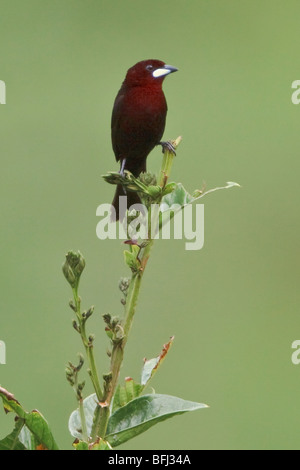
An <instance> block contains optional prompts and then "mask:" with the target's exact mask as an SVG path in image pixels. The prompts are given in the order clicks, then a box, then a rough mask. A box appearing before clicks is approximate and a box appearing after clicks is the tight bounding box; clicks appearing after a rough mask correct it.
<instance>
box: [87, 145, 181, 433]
mask: <svg viewBox="0 0 300 470" xmlns="http://www.w3.org/2000/svg"><path fill="white" fill-rule="evenodd" d="M180 142H181V137H178V138H177V139H176V140H175V141H172V145H173V146H174V148H175V149H176V147H177V146H178V145H179V143H180ZM173 160H174V153H173V152H170V151H169V150H166V151H165V152H164V156H163V161H162V167H161V170H160V174H159V181H158V184H159V185H160V186H161V187H162V188H164V187H165V185H166V183H167V181H168V178H169V176H170V172H171V168H172V165H173ZM148 237H149V238H148V243H147V244H146V246H145V247H144V248H143V250H142V256H141V258H140V269H139V271H137V272H133V273H132V276H131V281H130V285H129V289H128V294H127V297H126V308H125V319H124V337H123V338H122V340H121V341H119V342H118V343H115V344H114V345H113V350H112V356H111V368H110V370H111V373H112V380H111V383H110V386H109V389H108V391H107V393H106V396H105V397H104V398H105V405H106V407H107V408H106V410H105V407H104V408H102V409H101V410H99V416H98V420H99V425H98V429H95V430H94V434H95V433H96V435H97V436H100V437H105V434H106V429H107V425H108V420H109V412H106V411H107V410H109V407H110V405H111V402H112V398H113V396H114V393H115V390H116V387H117V384H118V379H119V374H120V369H121V365H122V362H123V358H124V348H125V345H126V343H127V340H128V336H129V333H130V330H131V326H132V323H133V318H134V314H135V312H136V307H137V301H138V296H139V293H140V287H141V283H142V278H143V274H144V272H145V268H146V265H147V262H148V259H149V257H150V252H151V249H152V246H153V243H154V240H153V239H152V238H151V212H150V213H149V214H148ZM101 415H102V416H101ZM95 427H97V425H96V426H95Z"/></svg>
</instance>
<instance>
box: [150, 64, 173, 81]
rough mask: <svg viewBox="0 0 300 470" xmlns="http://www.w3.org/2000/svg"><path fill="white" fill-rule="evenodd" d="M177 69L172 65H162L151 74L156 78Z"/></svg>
mask: <svg viewBox="0 0 300 470" xmlns="http://www.w3.org/2000/svg"><path fill="white" fill-rule="evenodd" d="M177 70H178V69H177V68H176V67H173V65H164V66H163V67H162V68H160V69H156V70H154V72H153V73H152V75H153V77H154V78H158V77H163V76H164V75H168V74H169V73H173V72H177Z"/></svg>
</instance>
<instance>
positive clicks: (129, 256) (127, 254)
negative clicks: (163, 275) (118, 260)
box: [124, 245, 140, 271]
mask: <svg viewBox="0 0 300 470" xmlns="http://www.w3.org/2000/svg"><path fill="white" fill-rule="evenodd" d="M139 253H140V247H139V246H137V245H131V246H130V251H129V250H125V251H124V259H125V263H126V264H127V266H129V268H130V269H131V270H132V271H138V270H139V267H140V261H139V259H138V255H139Z"/></svg>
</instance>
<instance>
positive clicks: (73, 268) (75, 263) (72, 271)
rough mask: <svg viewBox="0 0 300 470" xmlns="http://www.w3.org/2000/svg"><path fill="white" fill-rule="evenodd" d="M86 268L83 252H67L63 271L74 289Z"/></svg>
mask: <svg viewBox="0 0 300 470" xmlns="http://www.w3.org/2000/svg"><path fill="white" fill-rule="evenodd" d="M84 268H85V260H84V258H83V256H82V254H81V253H80V252H79V251H78V253H74V252H73V251H69V252H68V253H67V254H66V261H65V263H64V265H63V268H62V269H63V273H64V276H65V278H66V279H67V281H68V283H69V284H70V285H71V287H72V288H73V289H74V288H76V287H77V286H78V284H79V279H80V276H81V274H82V272H83V270H84Z"/></svg>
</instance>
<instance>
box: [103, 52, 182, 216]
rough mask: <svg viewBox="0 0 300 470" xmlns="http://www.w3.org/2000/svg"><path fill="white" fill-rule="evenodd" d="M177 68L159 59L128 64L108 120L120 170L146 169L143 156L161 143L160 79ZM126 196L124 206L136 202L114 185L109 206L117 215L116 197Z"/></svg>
mask: <svg viewBox="0 0 300 470" xmlns="http://www.w3.org/2000/svg"><path fill="white" fill-rule="evenodd" d="M177 70H178V69H177V68H175V67H172V66H171V65H166V64H165V63H164V62H162V61H161V60H152V59H151V60H143V61H142V62H138V63H137V64H135V65H134V66H133V67H131V68H130V69H129V70H128V72H127V74H126V77H125V80H124V82H123V83H122V86H121V89H120V91H119V93H118V94H117V97H116V99H115V102H114V107H113V112H112V119H111V139H112V147H113V151H114V153H115V157H116V160H117V161H120V165H121V170H120V173H121V174H123V172H124V170H128V171H130V172H131V173H132V174H133V175H134V176H136V177H137V176H139V174H140V173H142V172H145V171H146V159H147V156H148V155H149V153H150V152H151V150H152V149H153V148H154V147H155V146H156V145H162V146H163V148H164V146H165V145H166V143H165V142H161V138H162V136H163V133H164V130H165V124H166V115H167V109H168V107H167V102H166V98H165V95H164V92H163V90H162V84H163V81H164V78H165V77H166V76H167V75H168V74H170V73H172V72H176V71H177ZM125 195H126V196H127V207H128V208H129V207H130V206H131V205H132V204H135V203H140V202H141V201H140V198H139V197H138V195H137V194H136V193H133V192H129V191H128V193H127V194H126V192H125V191H124V189H123V187H122V186H121V185H118V186H117V190H116V194H115V197H114V200H113V203H112V205H113V206H114V208H115V210H116V220H118V219H119V218H120V219H123V217H124V215H125V214H119V196H125Z"/></svg>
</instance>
